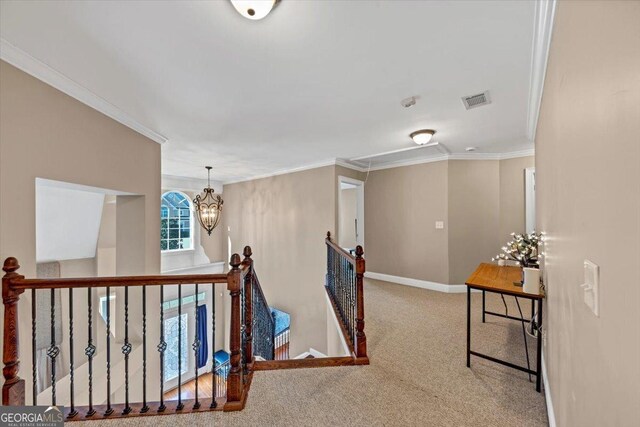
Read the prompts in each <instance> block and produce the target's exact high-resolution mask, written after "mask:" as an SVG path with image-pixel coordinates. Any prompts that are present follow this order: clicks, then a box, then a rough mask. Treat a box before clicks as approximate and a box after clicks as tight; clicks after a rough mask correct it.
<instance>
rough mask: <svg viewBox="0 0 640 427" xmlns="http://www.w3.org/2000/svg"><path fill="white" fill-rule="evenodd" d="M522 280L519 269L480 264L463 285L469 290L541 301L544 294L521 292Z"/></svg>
mask: <svg viewBox="0 0 640 427" xmlns="http://www.w3.org/2000/svg"><path fill="white" fill-rule="evenodd" d="M521 279H522V269H521V268H520V267H510V266H504V267H500V266H498V265H496V264H488V263H484V262H483V263H482V264H480V265H479V266H478V268H476V271H474V272H473V273H472V274H471V276H469V278H468V279H467V281H466V282H465V284H466V285H467V286H469V287H471V288H475V289H484V290H488V291H494V292H501V293H504V294H508V295H514V296H517V297H518V296H522V297H526V298H533V299H542V298H544V293H543V292H542V291H540V294H537V295H536V294H529V293H526V292H524V291H523V290H522V286H517V285H515V284H514V283H520V280H521Z"/></svg>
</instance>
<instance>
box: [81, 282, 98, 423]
mask: <svg viewBox="0 0 640 427" xmlns="http://www.w3.org/2000/svg"><path fill="white" fill-rule="evenodd" d="M87 307H88V309H87V317H88V322H87V324H88V331H87V332H88V333H87V337H88V338H87V347H86V348H85V349H84V354H85V355H86V356H87V359H88V367H89V410H88V411H87V413H86V415H85V416H86V417H91V416H92V415H94V414H95V413H96V411H95V410H94V409H93V356H94V355H95V354H96V346H95V345H93V301H92V295H91V288H88V289H87Z"/></svg>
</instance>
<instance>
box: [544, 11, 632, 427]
mask: <svg viewBox="0 0 640 427" xmlns="http://www.w3.org/2000/svg"><path fill="white" fill-rule="evenodd" d="M638 23H640V3H639V2H630V1H629V2H627V1H622V2H614V1H608V2H595V1H593V2H559V4H558V9H557V12H556V23H555V28H554V33H553V40H552V42H551V51H550V57H549V65H548V69H547V75H546V82H545V88H544V94H543V99H542V108H541V112H540V120H539V123H538V129H537V136H536V175H537V177H536V178H537V203H538V206H537V227H538V229H540V230H542V231H544V232H545V233H546V235H547V240H546V243H545V248H544V252H545V254H546V256H545V258H544V259H545V262H544V280H545V284H546V288H547V311H546V313H547V315H546V316H545V324H546V326H545V328H546V339H545V342H546V344H545V347H544V354H545V362H546V366H547V373H548V378H549V384H550V392H551V397H552V402H553V408H554V411H555V415H556V421H557V425H558V426H560V427H569V426H584V427H589V426H594V427H598V426H637V425H638V422H639V420H640V404H639V402H640V363H639V362H638V361H640V320H639V319H638V302H640V286H639V285H640V137H639V135H640V107H639V106H640V104H638V99H639V98H640V79H639V76H640V25H638ZM585 259H588V260H591V261H593V262H595V263H596V264H598V265H599V266H600V287H601V290H600V316H599V317H596V316H595V315H594V314H593V313H592V312H591V311H590V310H589V309H588V308H587V306H586V305H585V304H584V302H583V291H582V289H581V288H580V284H581V283H583V282H584V278H583V261H584V260H585Z"/></svg>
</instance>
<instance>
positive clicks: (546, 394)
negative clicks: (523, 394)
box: [542, 351, 556, 427]
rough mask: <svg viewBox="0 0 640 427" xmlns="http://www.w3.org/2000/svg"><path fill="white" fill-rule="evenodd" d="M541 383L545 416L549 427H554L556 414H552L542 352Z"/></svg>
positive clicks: (545, 366) (551, 403) (549, 389)
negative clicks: (545, 404)
mask: <svg viewBox="0 0 640 427" xmlns="http://www.w3.org/2000/svg"><path fill="white" fill-rule="evenodd" d="M542 381H543V383H544V398H545V400H546V401H547V416H548V417H549V427H556V414H555V413H554V412H553V402H551V388H550V387H549V378H548V377H547V365H546V363H544V351H543V352H542Z"/></svg>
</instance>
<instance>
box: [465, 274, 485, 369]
mask: <svg viewBox="0 0 640 427" xmlns="http://www.w3.org/2000/svg"><path fill="white" fill-rule="evenodd" d="M483 294H484V292H483ZM470 367H471V288H470V287H469V286H467V368H470Z"/></svg>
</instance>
